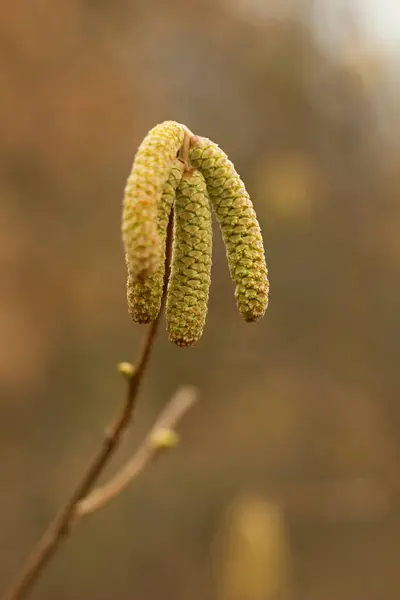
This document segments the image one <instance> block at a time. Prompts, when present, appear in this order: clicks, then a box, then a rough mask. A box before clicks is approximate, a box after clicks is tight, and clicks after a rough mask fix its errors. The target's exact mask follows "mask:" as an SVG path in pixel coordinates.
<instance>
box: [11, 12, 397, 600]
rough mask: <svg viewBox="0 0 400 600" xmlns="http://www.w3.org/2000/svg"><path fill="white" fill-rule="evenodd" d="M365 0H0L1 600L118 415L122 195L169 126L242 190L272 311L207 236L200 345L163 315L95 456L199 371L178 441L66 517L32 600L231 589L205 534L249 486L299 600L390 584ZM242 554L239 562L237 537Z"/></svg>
mask: <svg viewBox="0 0 400 600" xmlns="http://www.w3.org/2000/svg"><path fill="white" fill-rule="evenodd" d="M375 4H376V5H375V8H374V3H373V2H371V1H370V0H364V2H358V3H357V2H354V3H352V2H350V1H349V2H347V3H346V2H341V3H338V2H334V0H320V1H314V2H313V1H312V0H292V1H291V2H290V0H286V1H285V2H283V1H282V0H281V2H278V1H277V0H275V1H272V0H270V1H267V0H259V1H258V2H257V0H251V1H250V0H248V1H247V2H246V0H242V1H239V0H225V1H220V2H217V0H202V1H201V2H200V1H197V0H192V1H187V2H184V1H182V0H169V1H168V2H164V1H163V0H129V1H128V0H120V1H114V2H112V1H111V0H97V1H93V0H67V1H65V2H51V1H50V0H29V1H28V0H16V1H15V2H12V3H8V4H7V3H4V4H3V6H2V9H1V15H0V73H1V75H0V82H1V83H0V85H1V94H0V276H1V289H0V456H1V460H0V482H1V495H0V515H1V517H0V590H1V589H3V588H4V587H5V586H6V583H7V582H8V580H9V579H10V578H11V576H12V575H13V574H14V573H15V572H16V570H17V569H18V566H19V565H20V564H21V561H22V560H23V559H24V558H25V556H26V554H27V552H28V550H29V549H30V547H31V546H32V544H33V543H34V542H35V541H36V539H37V538H38V536H39V535H40V533H41V532H42V530H43V528H44V527H45V525H46V524H47V523H48V521H49V520H50V519H51V518H52V516H53V515H54V513H55V511H56V510H57V508H58V507H59V505H60V504H61V503H62V501H63V499H64V498H65V497H66V495H67V494H68V493H69V491H71V489H72V488H73V486H74V484H75V483H76V481H77V479H78V478H79V476H80V475H81V474H82V472H83V468H84V465H85V464H86V463H87V461H88V458H89V457H90V456H91V454H92V453H93V451H94V449H95V448H96V447H97V446H98V444H99V442H100V439H101V436H102V434H103V431H104V428H105V426H106V424H107V423H108V422H109V421H110V419H111V418H112V416H113V415H114V414H115V412H116V410H117V409H118V407H119V406H120V403H121V400H122V397H123V392H124V384H123V381H121V379H120V377H119V376H118V374H117V373H116V369H115V364H116V363H117V362H118V361H119V360H129V359H134V357H135V352H136V350H137V349H138V347H139V344H140V340H141V337H142V335H143V330H142V329H141V328H140V327H139V326H136V325H134V324H132V323H131V321H130V318H129V316H128V313H127V309H126V301H125V265H124V260H123V252H122V245H121V241H120V233H119V228H120V210H121V198H122V192H123V188H124V185H125V180H126V177H127V175H128V172H129V169H130V167H131V163H132V159H133V155H134V152H135V150H136V148H137V146H138V144H139V143H140V141H141V139H142V138H143V136H144V135H145V134H146V132H147V131H148V129H149V128H150V127H152V126H153V125H155V124H156V123H157V122H160V121H162V120H164V119H175V120H178V121H180V122H183V123H185V124H186V125H187V126H188V127H190V129H192V130H193V131H194V132H195V133H197V134H199V135H204V136H207V137H210V138H211V139H213V140H214V141H216V142H217V143H219V144H220V145H221V147H222V148H223V149H224V150H225V151H226V152H227V153H228V154H229V155H230V157H231V158H232V160H233V161H234V162H235V165H236V167H237V169H238V171H239V173H240V174H241V175H242V177H243V179H244V180H245V182H246V184H247V187H248V189H249V192H250V193H251V195H252V198H253V201H254V204H255V207H256V210H257V212H258V215H259V218H260V222H261V225H262V230H263V235H264V240H265V245H266V248H267V252H268V265H269V270H270V280H271V300H270V307H269V309H268V313H267V316H266V317H265V319H264V320H263V321H262V322H261V323H259V324H258V325H247V324H245V323H242V322H241V320H240V318H239V315H238V314H237V311H236V308H235V303H234V297H233V287H232V283H231V281H230V279H229V276H228V271H227V265H226V259H225V255H224V248H223V246H222V243H221V241H220V239H219V234H218V233H217V230H216V235H215V251H214V260H213V263H214V266H213V283H212V289H211V301H210V307H209V316H208V322H207V326H206V329H205V333H204V336H203V339H202V340H201V342H200V343H199V344H198V345H197V346H196V347H194V348H193V349H190V350H182V349H177V348H175V347H173V346H172V345H171V344H169V343H168V341H167V339H166V335H165V333H164V331H162V334H161V335H160V337H159V340H158V342H157V347H156V349H155V353H154V356H153V359H152V362H151V366H150V369H149V372H148V376H147V378H146V381H145V385H144V387H143V391H142V394H141V398H140V405H139V407H138V412H137V420H136V425H135V428H134V431H133V432H132V436H131V438H130V439H129V442H128V443H127V444H126V445H125V447H124V448H123V449H122V450H121V453H120V454H119V456H118V458H117V459H116V461H115V462H114V464H113V467H112V468H111V470H113V469H115V466H116V465H117V464H119V463H120V461H121V460H122V459H123V458H124V457H126V455H127V454H128V453H129V451H130V450H131V449H132V447H133V446H134V444H135V443H137V442H138V441H139V439H140V438H141V437H142V435H143V434H144V433H145V431H146V429H147V428H148V426H149V425H150V424H151V422H152V420H153V419H154V417H155V415H156V413H157V412H158V411H159V410H160V408H161V407H162V406H163V405H164V404H165V402H166V401H167V400H168V399H169V397H170V396H171V394H172V393H173V392H174V390H175V389H176V388H177V387H178V386H179V384H181V383H190V384H195V385H196V386H198V387H199V389H200V392H201V402H200V403H199V405H198V406H197V407H196V408H195V409H194V410H193V411H192V413H190V415H189V416H188V417H187V418H186V420H185V422H184V424H183V426H182V428H181V431H182V436H183V439H182V443H181V445H180V446H179V448H178V449H177V450H175V451H174V452H173V453H171V454H170V455H168V456H167V457H165V458H164V459H163V461H161V462H160V463H159V464H157V465H156V466H155V467H154V468H152V469H151V470H149V471H148V472H147V473H146V474H145V475H144V476H143V477H142V479H141V480H140V482H139V483H138V485H137V486H135V487H134V488H132V489H129V490H128V491H127V492H125V493H124V494H123V495H122V496H121V497H120V498H118V499H117V500H115V501H114V502H112V503H111V504H110V505H109V506H107V507H106V508H104V509H103V510H102V511H101V513H99V514H96V515H94V516H93V517H91V518H89V519H87V521H85V522H83V523H81V524H80V526H79V527H78V528H77V529H76V531H75V532H74V535H73V536H72V537H71V539H70V540H69V541H68V542H67V544H66V545H65V546H64V547H63V549H62V551H61V552H60V553H59V554H58V555H57V558H56V559H55V561H54V562H53V563H52V564H51V566H50V567H49V569H48V570H47V572H46V573H45V575H44V576H43V577H42V579H41V580H40V584H39V586H38V587H37V589H36V590H35V593H34V594H33V595H32V597H33V598H37V599H39V598H41V599H44V600H50V598H57V599H59V600H70V599H72V598H74V599H82V600H84V599H85V600H86V599H88V598H95V599H99V600H103V599H104V600H105V599H109V598H116V599H118V600H128V599H130V598H132V599H139V598H140V599H141V600H156V599H157V600H158V599H160V598H162V599H163V600H189V599H190V600H200V599H202V600H203V599H205V598H207V599H210V600H238V599H239V598H240V600H244V597H243V595H242V596H240V594H239V592H237V593H236V592H229V591H227V589H228V588H229V585H228V586H226V585H225V587H224V584H221V581H223V580H224V578H226V577H228V578H229V574H228V575H227V574H226V571H227V569H228V570H229V566H228V567H227V564H226V562H227V561H229V558H228V557H227V556H226V557H225V558H222V559H221V552H220V550H218V548H220V547H221V544H220V541H219V540H220V539H221V535H222V534H221V528H222V529H223V528H224V525H223V524H224V523H226V519H227V514H231V512H230V511H232V510H233V511H234V508H233V509H232V506H234V507H235V506H236V507H237V506H239V505H240V503H241V500H240V498H244V497H247V495H249V494H250V495H251V497H252V498H253V499H254V503H255V509H254V510H253V509H251V510H250V512H251V514H252V515H253V517H254V519H253V520H254V522H255V523H256V526H255V529H256V530H257V531H263V527H266V529H267V530H268V524H267V521H268V519H267V520H265V519H264V521H263V517H262V513H263V510H262V506H264V507H268V505H269V504H268V503H272V504H271V505H272V507H273V510H274V511H276V512H275V513H274V514H278V512H279V515H280V517H279V518H281V519H283V521H284V526H285V527H286V532H287V537H288V541H287V546H288V552H287V553H288V554H289V555H290V556H289V558H287V559H286V560H287V561H288V562H290V569H289V570H290V572H291V575H290V577H291V580H292V589H291V591H290V592H289V596H290V598H296V599H299V600H317V599H318V600H319V599H321V600H375V599H378V598H380V599H382V598H384V599H385V600H392V599H393V600H395V599H397V598H399V596H400V569H399V561H398V557H399V555H400V503H399V492H400V486H399V473H398V471H399V469H398V459H399V433H400V404H399V391H400V378H399V365H398V361H399V341H400V317H399V306H400V280H399V271H400V204H399V192H400V144H399V133H400V125H399V123H400V120H399V117H400V110H399V106H400V103H399V96H400V93H399V87H400V86H399V83H398V81H397V80H396V73H397V74H398V72H399V71H398V69H399V62H400V43H399V40H398V39H397V40H394V39H393V38H392V34H393V30H392V29H390V26H391V25H393V23H395V22H396V21H395V19H396V15H397V17H398V16H399V14H398V13H399V9H398V8H397V9H396V8H395V5H396V2H392V3H390V2H386V3H384V2H382V3H375ZM390 5H392V9H391V8H390ZM379 7H380V8H379ZM373 9H374V10H375V12H371V11H373ZM391 10H392V11H393V12H392V14H391V13H390V11H391ZM380 11H381V12H380ZM385 11H386V12H385ZM396 11H397V12H396ZM380 17H385V18H381V19H380ZM397 22H398V21H397ZM379 23H380V25H379ZM385 23H386V25H385ZM385 26H386V27H388V29H387V30H386V29H385ZM379 27H380V29H379ZM249 497H250V496H249ZM232 503H233V504H232ZM263 503H264V504H263ZM266 503H267V504H266ZM242 504H243V503H242ZM250 504H251V502H250ZM257 507H258V508H257ZM260 507H261V508H260ZM253 508H254V507H253ZM238 510H239V509H238ZM266 510H267V509H266ZM227 511H228V512H227ZM257 511H258V512H257ZM277 511H278V512H277ZM239 512H240V510H239ZM259 513H260V515H261V516H260V519H259V521H257V519H258V517H257V515H259ZM253 517H252V518H253ZM274 518H275V517H274ZM277 518H278V517H277ZM242 521H243V519H242ZM244 521H246V519H244ZM244 521H243V522H244ZM239 522H240V519H239ZM246 522H247V521H246ZM252 523H253V521H252ZM257 523H260V526H259V527H258V525H257ZM239 526H240V525H239ZM246 527H247V525H246ZM249 527H250V525H249ZM266 535H267V536H268V534H266ZM250 537H251V536H250ZM242 549H243V548H242ZM261 552H263V550H261ZM265 552H266V556H265V561H264V563H263V561H261V563H262V564H264V566H265V568H266V569H267V568H268V564H269V563H268V557H267V554H268V552H267V551H266V550H265ZM222 554H224V553H222ZM232 564H234V563H232ZM235 564H236V566H235V567H231V568H232V569H234V571H235V572H236V571H237V569H238V568H239V569H240V566H241V567H242V568H243V569H246V568H248V569H250V572H251V569H252V567H249V566H248V561H247V562H246V560H244V559H243V560H242V559H241V555H240V550H239V559H238V560H237V563H235ZM237 564H239V565H240V566H239V567H238V566H237ZM246 565H247V567H246ZM236 574H237V573H236ZM246 576H247V577H248V579H249V580H252V579H254V578H253V576H252V575H251V573H250V574H249V573H247V575H246V573H244V575H243V577H246ZM288 577H289V575H288ZM232 585H234V584H232ZM260 585H261V586H262V584H260ZM238 586H239V584H238ZM243 593H244V595H245V597H246V600H271V598H278V597H279V598H281V597H283V595H282V594H280V592H277V593H275V592H274V593H275V595H273V594H272V595H271V594H269V592H267V590H264V591H261V592H260V591H259V592H257V593H259V595H258V596H257V594H256V592H254V594H253V596H252V593H253V592H251V591H247V592H243ZM235 594H236V595H235ZM285 597H286V596H285Z"/></svg>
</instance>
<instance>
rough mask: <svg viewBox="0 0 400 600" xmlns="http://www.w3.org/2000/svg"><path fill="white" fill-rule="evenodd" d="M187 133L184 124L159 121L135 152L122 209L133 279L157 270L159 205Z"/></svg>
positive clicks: (123, 226) (126, 251)
mask: <svg viewBox="0 0 400 600" xmlns="http://www.w3.org/2000/svg"><path fill="white" fill-rule="evenodd" d="M184 133H185V130H184V127H183V126H182V125H180V124H179V123H175V121H165V122H164V123H161V124H160V125H156V126H155V127H153V129H151V130H150V131H149V133H148V134H147V135H146V137H145V138H144V140H143V141H142V143H141V144H140V146H139V149H138V151H137V154H136V156H135V160H134V163H133V166H132V171H131V173H130V175H129V178H128V181H127V184H126V187H125V194H124V201H123V211H122V239H123V243H124V248H125V254H126V260H127V263H128V265H129V272H130V276H131V278H132V280H133V281H139V280H145V279H146V278H147V277H148V276H149V275H151V274H153V273H155V271H156V270H157V269H158V267H159V265H160V262H161V261H162V250H161V240H160V236H159V232H158V224H157V216H158V209H159V205H160V200H161V194H162V190H163V187H164V185H165V183H166V181H167V179H168V175H169V172H170V169H171V165H172V163H173V161H174V160H175V158H176V155H177V152H178V150H179V149H180V147H181V145H182V142H183V138H184Z"/></svg>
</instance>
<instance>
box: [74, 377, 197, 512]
mask: <svg viewBox="0 0 400 600" xmlns="http://www.w3.org/2000/svg"><path fill="white" fill-rule="evenodd" d="M196 397H197V391H196V389H195V388H193V387H191V386H185V387H182V388H180V389H179V390H178V391H177V393H176V394H175V396H173V397H172V399H171V400H170V402H169V403H168V404H167V406H166V407H165V409H164V410H163V412H162V413H161V415H160V416H159V417H158V418H157V420H156V422H155V424H154V425H153V427H152V428H151V430H150V431H149V433H148V434H147V436H146V438H145V439H144V441H143V442H142V444H141V445H140V446H139V448H138V450H137V451H136V452H135V454H134V455H133V456H132V458H131V459H130V460H128V461H127V462H126V463H125V465H124V466H123V467H122V468H121V469H120V471H118V473H117V474H116V475H115V476H114V477H113V478H112V479H111V480H110V481H109V482H108V483H106V484H105V485H103V486H101V487H99V488H97V489H96V490H94V491H93V492H91V493H90V494H89V495H88V496H87V497H86V498H84V499H83V500H81V501H80V502H79V504H78V506H77V510H76V515H77V517H83V516H84V515H87V514H89V513H92V512H94V511H96V510H98V509H99V508H101V507H102V506H104V505H105V504H106V503H107V502H109V501H110V500H112V499H113V498H115V497H116V496H119V494H120V493H121V492H122V491H123V490H124V489H125V488H126V487H127V486H128V485H129V484H130V483H132V482H133V481H134V480H136V478H137V477H138V476H139V475H140V474H141V473H142V472H143V470H144V469H145V468H147V467H148V466H149V465H150V464H151V463H152V462H153V461H154V460H155V459H156V458H157V457H158V456H159V455H160V454H161V453H162V452H163V450H166V449H168V448H171V447H173V446H174V445H175V443H176V441H177V438H176V437H175V432H174V428H175V427H176V425H177V423H178V422H179V421H180V419H181V418H182V417H183V415H184V414H185V413H186V412H187V411H188V410H189V409H190V408H191V407H192V406H193V404H194V402H195V401H196Z"/></svg>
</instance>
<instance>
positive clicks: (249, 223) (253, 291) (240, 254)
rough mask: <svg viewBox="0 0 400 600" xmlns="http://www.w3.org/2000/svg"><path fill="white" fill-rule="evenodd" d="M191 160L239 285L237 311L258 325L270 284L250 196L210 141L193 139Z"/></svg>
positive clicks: (235, 173) (233, 274)
mask: <svg viewBox="0 0 400 600" xmlns="http://www.w3.org/2000/svg"><path fill="white" fill-rule="evenodd" d="M189 156H190V162H191V165H192V166H193V167H195V168H197V169H199V170H200V171H201V172H202V174H203V175H204V177H205V180H206V182H207V189H208V194H209V197H210V200H211V203H212V205H213V208H214V210H215V213H216V216H217V220H218V222H219V226H220V229H221V233H222V237H223V240H224V242H225V246H226V252H227V258H228V264H229V270H230V273H231V277H232V279H233V281H234V282H235V284H236V290H235V297H236V303H237V306H238V309H239V311H240V313H241V315H242V316H243V318H244V319H245V321H248V322H253V321H258V320H259V319H260V318H261V317H263V316H264V313H265V311H266V309H267V306H268V290H269V283H268V271H267V266H266V262H265V254H264V246H263V240H262V236H261V231H260V226H259V223H258V221H257V216H256V213H255V211H254V208H253V205H252V202H251V200H250V197H249V194H248V193H247V191H246V188H245V186H244V183H243V182H242V180H241V179H240V177H239V175H238V173H237V172H236V170H235V167H234V165H233V164H232V162H231V161H230V160H229V159H228V157H227V155H226V154H225V152H223V150H221V149H220V148H219V147H218V146H217V144H215V143H214V142H212V141H211V140H209V139H207V138H203V137H199V136H193V137H192V139H191V146H190V152H189Z"/></svg>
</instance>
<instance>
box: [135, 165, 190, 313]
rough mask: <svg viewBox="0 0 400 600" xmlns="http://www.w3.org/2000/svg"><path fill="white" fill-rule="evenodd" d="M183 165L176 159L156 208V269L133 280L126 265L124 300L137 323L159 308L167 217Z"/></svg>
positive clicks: (162, 281)
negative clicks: (157, 249) (125, 295)
mask: <svg viewBox="0 0 400 600" xmlns="http://www.w3.org/2000/svg"><path fill="white" fill-rule="evenodd" d="M184 169H185V166H184V164H183V162H182V161H180V160H179V159H176V160H175V161H174V162H173V164H172V168H171V171H170V175H169V177H168V181H167V183H166V184H165V185H164V189H163V193H162V196H161V202H160V206H159V210H158V221H157V223H158V235H159V238H160V243H161V262H160V264H159V266H158V268H157V270H156V271H155V272H154V273H153V274H151V275H149V277H147V279H145V280H144V281H135V280H134V279H133V277H132V275H131V274H130V269H129V264H128V261H127V266H128V282H127V300H128V309H129V314H130V315H131V317H132V319H133V320H134V321H135V322H136V323H150V322H151V321H154V320H155V319H156V317H157V315H158V313H159V312H160V308H161V300H162V294H163V287H164V274H165V254H166V238H167V227H168V221H169V217H170V214H171V209H172V205H173V203H174V199H175V192H176V188H177V186H178V184H179V182H180V180H181V179H182V174H183V171H184Z"/></svg>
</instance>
